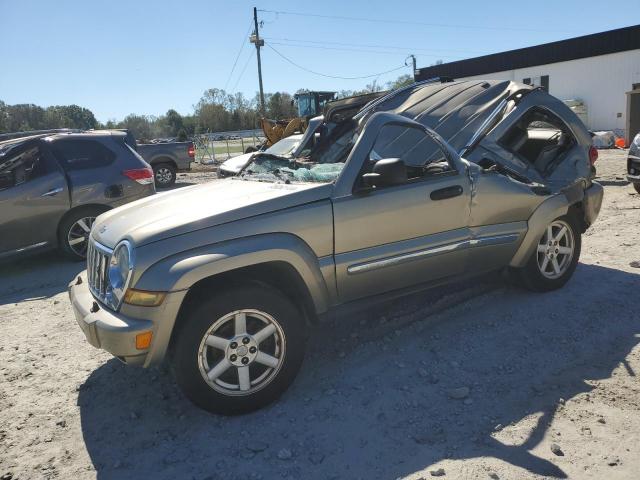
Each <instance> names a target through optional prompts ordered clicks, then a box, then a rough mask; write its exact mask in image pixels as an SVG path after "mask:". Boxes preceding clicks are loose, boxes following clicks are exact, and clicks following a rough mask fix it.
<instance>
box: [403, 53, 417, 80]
mask: <svg viewBox="0 0 640 480" xmlns="http://www.w3.org/2000/svg"><path fill="white" fill-rule="evenodd" d="M409 57H411V61H412V63H413V79H414V80H415V79H416V70H417V67H416V56H415V55H413V54H411V55H409ZM409 57H407V58H409ZM404 64H405V65H407V61H406V60H405V61H404ZM408 66H409V65H407V67H408Z"/></svg>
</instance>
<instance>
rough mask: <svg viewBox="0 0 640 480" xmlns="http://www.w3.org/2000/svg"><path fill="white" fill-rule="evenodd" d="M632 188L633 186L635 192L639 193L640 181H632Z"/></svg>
mask: <svg viewBox="0 0 640 480" xmlns="http://www.w3.org/2000/svg"><path fill="white" fill-rule="evenodd" d="M633 188H635V190H636V192H638V193H639V194H640V183H634V184H633Z"/></svg>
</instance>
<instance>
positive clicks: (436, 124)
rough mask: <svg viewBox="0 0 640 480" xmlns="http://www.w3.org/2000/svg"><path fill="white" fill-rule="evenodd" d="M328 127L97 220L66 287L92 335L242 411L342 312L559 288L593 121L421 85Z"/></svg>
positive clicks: (580, 215) (513, 100)
mask: <svg viewBox="0 0 640 480" xmlns="http://www.w3.org/2000/svg"><path fill="white" fill-rule="evenodd" d="M320 131H321V132H322V134H321V138H320V140H319V141H318V143H317V145H316V146H315V147H314V149H313V150H312V152H311V153H310V155H309V156H308V157H305V158H296V159H289V158H279V157H277V156H274V155H266V156H263V155H256V156H255V157H254V158H253V159H252V162H251V164H250V165H248V166H247V167H246V168H245V169H244V170H243V173H241V174H240V176H238V177H232V178H227V179H224V180H220V181H216V182H211V183H208V184H203V185H198V186H193V187H188V188H183V189H180V190H177V191H175V192H171V193H167V194H163V195H158V196H155V197H152V198H147V199H144V200H140V201H138V202H134V203H133V204H131V205H128V206H125V207H121V208H119V209H116V210H113V211H111V212H107V213H105V214H103V215H101V216H100V217H98V219H97V220H96V223H95V224H94V226H93V229H92V231H91V242H90V246H89V256H88V259H87V271H86V272H84V273H82V274H80V275H79V276H78V277H77V278H76V279H75V280H74V281H72V282H71V284H70V285H69V295H70V298H71V302H72V305H73V308H74V311H75V315H76V319H77V321H78V324H79V325H80V327H81V328H82V330H83V331H84V333H85V335H86V337H87V339H88V341H89V342H90V343H91V344H92V345H94V346H96V347H98V348H103V349H105V350H107V351H109V352H111V353H112V354H114V355H115V356H117V357H118V358H120V359H121V360H122V361H124V362H126V363H128V364H132V365H141V366H144V367H148V366H151V365H157V364H158V363H160V362H162V361H163V360H165V359H168V360H169V362H170V364H171V366H172V369H173V372H174V374H175V378H176V380H177V382H178V384H179V385H180V386H181V387H182V389H183V391H184V392H185V394H186V395H187V396H188V397H189V398H190V399H191V400H192V401H193V402H195V403H196V404H197V405H199V406H200V407H202V408H204V409H207V410H209V411H212V412H220V413H227V414H234V413H242V412H247V411H250V410H253V409H256V408H259V407H262V406H263V405H266V404H267V403H269V402H271V401H273V400H274V399H276V398H277V397H278V396H279V395H280V394H281V393H282V392H284V391H285V389H286V388H287V387H288V386H289V384H290V383H291V382H292V381H293V379H294V377H295V375H296V373H297V372H298V369H299V368H300V365H301V363H302V359H303V356H304V352H305V343H306V340H307V332H308V327H309V325H311V324H314V323H315V322H318V321H321V320H322V319H323V318H325V317H326V316H327V315H329V314H335V313H336V312H339V311H340V309H341V308H342V307H346V306H348V307H349V308H353V307H354V306H357V305H366V304H367V302H369V301H370V299H371V297H372V296H376V297H380V296H384V297H385V298H386V297H392V296H396V295H401V294H403V293H406V292H408V291H415V290H416V288H426V287H430V286H433V285H436V284H442V283H443V282H450V281H453V280H454V279H456V278H460V277H462V276H466V275H470V274H479V273H482V272H486V271H490V270H498V269H506V270H508V271H509V272H511V274H512V275H511V276H512V277H513V278H515V279H517V281H519V282H521V283H522V284H523V285H524V286H526V287H528V288H530V289H531V290H535V291H548V290H553V289H557V288H560V287H562V286H563V285H564V284H565V283H566V282H567V281H568V280H569V278H570V277H571V275H572V274H573V272H574V269H575V267H576V264H577V262H578V258H579V256H580V246H581V235H582V233H583V232H584V231H585V230H586V229H587V228H588V227H589V225H590V224H591V223H592V222H594V221H595V219H596V217H597V215H598V211H599V208H600V205H601V202H602V195H603V189H602V187H601V186H600V185H599V184H597V183H596V182H594V181H592V164H591V160H592V159H593V158H592V157H591V155H592V152H591V148H590V147H591V137H590V136H589V133H588V132H587V130H586V129H585V127H584V125H582V123H581V122H580V120H579V119H578V118H577V117H576V116H575V114H574V113H573V112H571V110H569V108H568V107H566V106H565V105H564V104H563V103H562V102H560V101H559V100H557V99H555V98H554V97H552V96H550V95H549V94H547V93H546V92H544V91H541V90H537V89H533V88H532V87H530V86H527V85H522V84H517V83H513V82H497V81H487V82H484V81H468V82H454V83H445V84H428V83H422V84H414V85H411V86H409V87H407V88H405V89H402V90H398V91H395V92H391V93H390V94H388V95H386V96H384V97H381V98H380V99H378V100H375V101H374V102H373V103H371V104H368V105H367V106H366V107H365V108H363V109H362V110H360V111H359V112H358V113H357V114H356V115H355V116H353V117H352V118H342V119H341V120H340V121H337V122H331V121H330V119H329V120H327V121H326V124H325V125H323V127H322V128H321V130H320Z"/></svg>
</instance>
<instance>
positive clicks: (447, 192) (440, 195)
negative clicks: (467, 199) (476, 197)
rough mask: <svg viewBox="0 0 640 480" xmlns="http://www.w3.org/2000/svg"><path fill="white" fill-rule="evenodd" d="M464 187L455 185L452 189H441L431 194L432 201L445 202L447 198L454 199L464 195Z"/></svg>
mask: <svg viewBox="0 0 640 480" xmlns="http://www.w3.org/2000/svg"><path fill="white" fill-rule="evenodd" d="M462 192H463V190H462V187H461V186H460V185H454V186H452V187H446V188H441V189H439V190H434V191H433V192H431V195H429V196H430V197H431V200H444V199H446V198H453V197H458V196H460V195H462Z"/></svg>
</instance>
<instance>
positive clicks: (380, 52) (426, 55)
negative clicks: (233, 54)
mask: <svg viewBox="0 0 640 480" xmlns="http://www.w3.org/2000/svg"><path fill="white" fill-rule="evenodd" d="M269 44H270V45H281V46H283V47H298V48H315V49H320V50H336V51H339V52H360V53H375V54H376V55H395V56H398V52H383V51H380V50H363V49H361V48H360V49H358V48H341V47H324V46H321V45H302V44H295V43H283V42H269ZM408 50H409V49H408ZM420 55H421V56H423V57H435V58H442V55H434V54H433V53H421V54H420Z"/></svg>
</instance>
